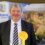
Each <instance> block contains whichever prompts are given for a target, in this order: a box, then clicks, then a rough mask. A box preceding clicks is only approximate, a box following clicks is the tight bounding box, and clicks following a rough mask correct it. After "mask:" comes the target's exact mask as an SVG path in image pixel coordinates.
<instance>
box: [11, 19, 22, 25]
mask: <svg viewBox="0 0 45 45" xmlns="http://www.w3.org/2000/svg"><path fill="white" fill-rule="evenodd" d="M11 23H12V24H14V23H15V22H14V21H13V20H11ZM16 23H17V24H18V25H19V24H20V23H21V19H20V20H18V21H17V22H16Z"/></svg>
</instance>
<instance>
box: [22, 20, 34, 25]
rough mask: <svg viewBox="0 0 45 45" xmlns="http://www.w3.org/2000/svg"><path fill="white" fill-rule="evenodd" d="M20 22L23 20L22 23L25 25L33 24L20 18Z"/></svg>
mask: <svg viewBox="0 0 45 45" xmlns="http://www.w3.org/2000/svg"><path fill="white" fill-rule="evenodd" d="M22 22H23V23H24V24H26V25H33V24H32V23H31V22H27V21H25V20H22Z"/></svg>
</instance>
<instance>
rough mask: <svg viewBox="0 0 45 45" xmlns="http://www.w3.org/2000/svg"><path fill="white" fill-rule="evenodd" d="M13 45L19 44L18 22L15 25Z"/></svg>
mask: <svg viewBox="0 0 45 45" xmlns="http://www.w3.org/2000/svg"><path fill="white" fill-rule="evenodd" d="M13 45H18V30H17V24H15V27H14V33H13Z"/></svg>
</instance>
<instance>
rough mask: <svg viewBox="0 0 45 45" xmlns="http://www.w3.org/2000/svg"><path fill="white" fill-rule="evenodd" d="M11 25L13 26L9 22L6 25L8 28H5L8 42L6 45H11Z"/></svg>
mask: <svg viewBox="0 0 45 45" xmlns="http://www.w3.org/2000/svg"><path fill="white" fill-rule="evenodd" d="M10 24H11V21H8V22H7V23H6V26H5V40H6V45H9V44H10Z"/></svg>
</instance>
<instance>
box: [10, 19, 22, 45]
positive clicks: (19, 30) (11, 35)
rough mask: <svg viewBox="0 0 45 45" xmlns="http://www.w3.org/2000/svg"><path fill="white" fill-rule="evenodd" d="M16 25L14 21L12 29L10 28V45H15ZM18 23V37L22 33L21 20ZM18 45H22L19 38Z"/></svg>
mask: <svg viewBox="0 0 45 45" xmlns="http://www.w3.org/2000/svg"><path fill="white" fill-rule="evenodd" d="M14 23H15V22H13V20H11V28H10V45H13V44H12V43H13V32H14ZM16 23H17V29H18V35H19V33H20V32H21V19H20V20H19V21H18V22H16ZM18 42H19V43H18V45H21V40H20V39H19V38H18Z"/></svg>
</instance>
